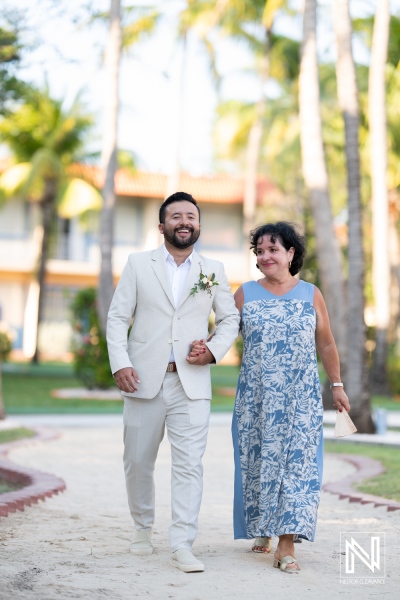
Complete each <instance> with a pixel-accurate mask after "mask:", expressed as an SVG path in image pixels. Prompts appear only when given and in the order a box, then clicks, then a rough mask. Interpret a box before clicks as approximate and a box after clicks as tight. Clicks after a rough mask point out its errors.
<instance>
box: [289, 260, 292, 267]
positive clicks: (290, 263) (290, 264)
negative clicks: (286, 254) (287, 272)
mask: <svg viewBox="0 0 400 600" xmlns="http://www.w3.org/2000/svg"><path fill="white" fill-rule="evenodd" d="M291 266H292V261H289V269H290V267H291Z"/></svg>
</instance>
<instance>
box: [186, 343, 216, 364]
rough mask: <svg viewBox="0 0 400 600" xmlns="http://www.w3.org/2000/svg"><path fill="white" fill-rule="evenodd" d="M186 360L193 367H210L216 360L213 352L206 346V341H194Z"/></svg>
mask: <svg viewBox="0 0 400 600" xmlns="http://www.w3.org/2000/svg"><path fill="white" fill-rule="evenodd" d="M186 360H187V362H188V363H190V364H191V365H201V366H202V365H208V364H210V363H211V362H213V360H214V356H213V354H212V352H210V350H209V349H208V348H207V346H206V340H194V341H193V342H192V346H191V349H190V352H189V356H187V357H186Z"/></svg>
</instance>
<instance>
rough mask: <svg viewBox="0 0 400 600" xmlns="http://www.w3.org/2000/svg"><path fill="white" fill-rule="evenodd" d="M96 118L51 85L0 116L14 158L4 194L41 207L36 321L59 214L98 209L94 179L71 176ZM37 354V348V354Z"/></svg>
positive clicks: (2, 185)
mask: <svg viewBox="0 0 400 600" xmlns="http://www.w3.org/2000/svg"><path fill="white" fill-rule="evenodd" d="M91 125H92V118H91V117H90V116H89V115H88V114H85V111H84V110H83V108H82V106H81V104H80V102H79V99H78V100H76V101H75V102H74V103H73V105H72V106H71V107H70V108H68V109H65V108H64V106H63V104H62V102H61V101H59V100H55V99H54V98H52V97H51V95H50V92H49V90H48V88H46V89H44V90H38V89H32V88H31V89H30V90H29V93H27V95H26V97H25V98H24V101H23V102H22V103H20V104H18V105H16V106H15V108H14V109H13V110H9V111H8V113H7V115H6V116H5V118H3V120H2V121H0V140H1V141H3V142H5V143H6V144H7V145H8V147H9V148H10V150H11V151H12V155H13V159H12V164H11V166H10V167H9V168H7V169H6V170H5V171H4V172H3V173H2V174H1V176H0V200H7V199H9V200H12V199H13V198H15V197H22V198H23V199H26V200H27V201H28V202H33V203H36V204H37V205H38V206H39V208H40V213H41V226H42V232H41V247H40V253H39V257H38V267H37V281H38V284H39V299H38V309H37V323H38V327H37V330H38V329H39V324H40V322H41V318H42V311H43V297H44V294H43V290H44V283H45V273H46V262H47V259H48V256H49V244H50V238H51V232H52V228H53V226H54V222H55V218H56V215H57V214H59V215H60V216H62V217H64V218H70V217H71V216H73V215H77V214H82V213H85V212H86V211H88V210H94V209H96V210H99V209H100V207H101V197H100V195H99V193H98V192H97V190H95V189H94V188H93V187H92V186H91V185H89V184H88V183H86V182H85V181H83V180H82V179H78V178H75V177H72V176H71V173H70V171H69V168H70V167H71V166H72V164H73V163H74V161H77V160H79V159H80V158H81V157H82V155H81V154H80V151H81V150H82V148H83V142H84V139H85V136H86V135H87V132H88V130H89V128H90V127H91ZM33 360H34V361H37V360H38V348H37V344H36V350H35V352H34V355H33Z"/></svg>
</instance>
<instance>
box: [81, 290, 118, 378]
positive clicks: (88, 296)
mask: <svg viewBox="0 0 400 600" xmlns="http://www.w3.org/2000/svg"><path fill="white" fill-rule="evenodd" d="M71 309H72V314H73V319H74V322H73V328H74V331H75V341H74V343H73V348H72V350H73V354H74V369H75V374H76V377H77V378H78V379H80V380H81V381H82V382H83V383H84V384H85V387H87V388H89V389H93V388H101V389H107V388H109V387H111V386H113V385H115V382H114V379H113V376H112V374H111V370H110V363H109V360H108V352H107V343H106V339H105V337H104V335H102V333H101V332H100V327H99V321H98V316H97V310H96V290H95V289H94V288H87V289H84V290H81V291H80V292H78V293H77V295H76V296H75V299H74V301H73V303H72V305H71Z"/></svg>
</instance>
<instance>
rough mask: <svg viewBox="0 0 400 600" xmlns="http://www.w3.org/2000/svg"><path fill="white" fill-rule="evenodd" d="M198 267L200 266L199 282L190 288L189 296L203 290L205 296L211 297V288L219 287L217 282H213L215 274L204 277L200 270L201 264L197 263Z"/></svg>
mask: <svg viewBox="0 0 400 600" xmlns="http://www.w3.org/2000/svg"><path fill="white" fill-rule="evenodd" d="M199 265H200V276H199V281H198V282H197V283H195V284H194V286H193V287H192V289H191V290H190V295H191V296H194V295H195V294H197V292H198V291H199V290H205V291H206V292H207V294H210V296H211V288H212V287H213V286H214V285H219V281H216V280H215V273H211V275H204V273H203V271H202V268H201V263H199Z"/></svg>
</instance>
